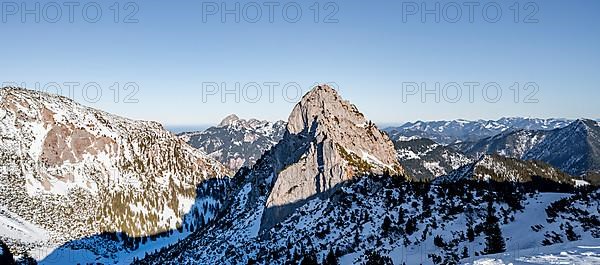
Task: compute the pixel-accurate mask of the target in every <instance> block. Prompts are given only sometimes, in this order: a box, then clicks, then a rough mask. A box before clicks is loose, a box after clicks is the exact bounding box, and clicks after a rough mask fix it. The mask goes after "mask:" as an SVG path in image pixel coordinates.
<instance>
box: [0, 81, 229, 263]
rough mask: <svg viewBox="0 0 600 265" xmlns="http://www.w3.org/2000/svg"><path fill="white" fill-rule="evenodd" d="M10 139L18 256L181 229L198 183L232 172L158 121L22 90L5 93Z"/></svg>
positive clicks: (9, 211) (0, 104) (5, 230)
mask: <svg viewBox="0 0 600 265" xmlns="http://www.w3.org/2000/svg"><path fill="white" fill-rule="evenodd" d="M0 138H1V139H2V141H0V161H2V164H1V165H0V229H1V231H0V235H1V236H3V237H7V238H8V239H10V240H11V241H10V242H8V244H9V245H10V246H11V248H12V249H13V250H16V252H15V253H16V254H22V253H24V252H26V251H29V250H31V249H32V248H54V247H56V246H59V245H61V244H63V243H65V242H67V241H70V240H76V239H80V238H83V237H87V236H93V235H98V234H100V233H103V232H123V233H125V234H127V235H129V236H132V237H137V236H145V235H153V234H157V233H160V232H164V231H169V230H173V229H176V228H177V227H178V226H181V225H182V224H183V217H184V215H185V214H186V213H188V212H189V211H190V210H191V209H192V207H193V206H194V205H195V201H196V200H197V199H198V198H197V195H198V194H197V186H198V185H201V184H203V183H205V182H206V181H209V180H213V179H227V178H228V177H227V175H228V174H229V173H228V169H227V168H225V167H224V166H222V165H221V164H220V163H219V162H217V161H215V160H213V159H212V158H210V157H208V156H207V155H206V154H204V153H202V152H200V151H198V150H196V149H194V148H193V147H191V146H189V145H187V144H186V143H185V142H183V141H181V140H180V139H178V138H177V137H176V136H175V135H173V134H171V133H169V132H167V131H165V130H164V129H163V128H162V126H161V125H160V124H158V123H155V122H146V121H135V120H130V119H126V118H122V117H118V116H115V115H111V114H109V113H106V112H102V111H98V110H94V109H91V108H88V107H85V106H83V105H80V104H77V103H76V102H74V101H72V100H70V99H67V98H64V97H61V96H56V95H50V94H46V93H41V92H35V91H30V90H25V89H19V88H2V89H0ZM38 253H39V252H38ZM32 254H35V253H32ZM38 258H42V257H38Z"/></svg>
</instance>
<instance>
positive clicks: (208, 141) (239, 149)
mask: <svg viewBox="0 0 600 265" xmlns="http://www.w3.org/2000/svg"><path fill="white" fill-rule="evenodd" d="M285 129H286V123H285V122H284V121H277V122H274V123H272V122H269V121H260V120H257V119H250V120H245V119H240V118H239V117H238V116H236V115H233V114H232V115H229V116H227V117H226V118H225V119H223V121H222V122H221V123H220V124H219V126H216V127H211V128H208V129H206V130H205V131H202V132H187V133H181V134H179V135H178V136H179V138H180V139H182V140H183V141H185V142H187V143H188V144H190V145H191V146H193V147H195V148H197V149H199V150H200V151H202V152H205V153H207V154H208V155H209V156H210V157H212V158H214V159H216V160H218V161H220V162H221V163H223V164H224V165H226V166H227V167H228V168H229V169H231V170H232V171H237V170H238V169H240V168H241V167H243V166H247V167H251V166H253V165H254V164H255V163H256V161H257V160H258V159H260V157H261V156H262V155H263V153H264V152H266V151H267V150H269V149H271V147H273V146H274V145H275V144H277V143H278V142H279V141H280V140H281V138H282V137H283V134H284V132H285Z"/></svg>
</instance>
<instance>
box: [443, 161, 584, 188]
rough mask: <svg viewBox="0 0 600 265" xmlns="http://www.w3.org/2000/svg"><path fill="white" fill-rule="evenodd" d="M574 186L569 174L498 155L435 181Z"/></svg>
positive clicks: (546, 165) (539, 163) (547, 166)
mask: <svg viewBox="0 0 600 265" xmlns="http://www.w3.org/2000/svg"><path fill="white" fill-rule="evenodd" d="M537 177H540V178H543V179H547V180H551V181H554V182H558V183H563V184H569V185H575V182H574V179H573V177H572V176H570V175H569V174H566V173H564V172H562V171H561V170H559V169H557V168H554V167H552V166H550V165H548V164H546V163H543V162H539V161H524V160H519V159H514V158H508V157H503V156H500V155H484V156H482V157H481V159H479V160H478V161H476V162H474V163H472V164H468V165H465V166H463V167H461V168H459V169H457V170H455V171H452V172H450V173H449V174H448V175H445V176H442V177H439V178H438V179H436V180H435V181H436V182H438V183H440V182H454V181H458V180H463V179H469V180H481V181H496V182H529V181H532V180H534V179H535V178H537Z"/></svg>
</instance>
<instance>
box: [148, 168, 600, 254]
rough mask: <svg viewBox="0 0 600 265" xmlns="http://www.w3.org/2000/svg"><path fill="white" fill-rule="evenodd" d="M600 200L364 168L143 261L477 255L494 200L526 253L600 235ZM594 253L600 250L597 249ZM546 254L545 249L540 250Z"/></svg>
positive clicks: (509, 238)
mask: <svg viewBox="0 0 600 265" xmlns="http://www.w3.org/2000/svg"><path fill="white" fill-rule="evenodd" d="M250 189H251V187H245V188H244V189H242V191H241V192H240V193H239V196H240V197H238V198H237V199H238V200H241V201H242V202H245V201H246V199H244V198H247V197H245V194H246V193H248V192H249V190H250ZM599 199H600V192H598V191H595V192H592V193H588V192H584V193H581V194H568V193H546V192H543V193H536V192H535V191H534V190H533V188H531V187H526V186H522V185H520V184H508V183H506V184H500V183H497V184H493V185H492V186H490V185H489V184H486V183H485V182H480V183H474V182H459V183H454V184H452V185H441V186H437V185H433V186H432V185H429V184H418V183H406V182H401V181H397V180H394V179H391V178H380V177H375V178H367V177H366V178H363V179H361V180H358V181H356V182H351V183H346V184H344V186H343V187H341V189H340V190H339V191H338V192H336V193H335V194H334V195H333V196H331V197H329V198H326V199H323V198H316V197H315V198H312V199H310V200H308V201H307V202H306V203H305V204H304V206H302V207H300V208H299V209H297V210H296V211H295V212H294V214H293V215H291V216H290V217H289V218H286V219H285V220H284V221H283V222H281V223H279V224H278V225H276V226H275V227H273V228H272V229H270V230H268V231H262V232H259V233H258V234H254V233H256V232H257V230H253V229H252V227H255V226H254V225H253V223H254V222H256V221H260V219H258V218H256V216H253V215H246V216H241V215H240V216H237V217H238V218H236V219H227V218H225V219H220V220H219V221H218V222H219V224H214V225H212V226H210V227H209V228H208V229H207V230H204V231H203V232H202V233H199V234H196V235H194V236H192V237H190V238H188V239H187V240H185V241H183V242H182V243H181V244H178V245H176V246H174V247H172V248H169V249H166V250H164V251H162V252H160V253H158V254H156V255H153V256H151V257H149V258H148V259H146V260H144V262H147V263H150V264H204V263H219V264H246V263H247V262H257V263H258V264H285V263H286V262H288V261H291V262H294V261H295V262H298V261H300V260H302V258H304V257H306V256H308V255H310V254H315V256H316V257H317V259H318V260H320V261H322V260H324V259H325V257H326V256H327V254H328V253H329V252H330V251H333V252H335V253H336V256H337V257H338V258H339V260H340V261H341V263H342V264H361V263H362V262H364V261H365V260H366V259H367V257H366V255H365V253H366V252H367V251H376V252H377V253H380V254H381V255H384V256H388V257H390V258H391V259H392V260H393V261H394V263H395V264H454V263H460V264H463V263H469V262H470V263H472V262H474V261H475V260H483V259H485V258H486V257H487V256H485V254H486V237H487V235H486V233H487V232H486V231H487V228H486V227H487V223H486V218H487V217H488V215H489V212H490V211H489V210H488V207H489V206H488V205H489V202H490V201H492V202H493V204H492V211H491V213H492V215H493V216H494V217H495V218H497V223H498V225H499V227H500V229H501V237H502V238H503V239H504V242H505V251H506V252H507V253H508V254H510V253H519V257H524V258H525V257H528V256H527V255H526V254H528V252H526V251H527V250H531V249H536V250H537V249H540V250H544V249H547V248H544V245H552V246H554V245H555V246H554V247H555V248H554V249H557V248H559V245H560V244H564V243H565V242H571V241H569V240H574V242H573V244H579V245H587V244H589V242H598V240H600V239H599V238H600V225H598V223H599V222H600V214H599V213H598V209H599V207H600V205H599V201H600V200H599ZM569 227H571V228H569ZM436 237H439V239H436ZM436 241H437V242H436ZM548 249H552V248H548ZM586 252H590V253H593V254H590V255H598V254H600V253H599V252H598V251H597V249H589V251H586ZM538 253H543V252H535V253H533V254H535V255H537V254H538ZM557 254H560V252H558V253H557ZM535 255H529V256H531V257H532V256H535ZM491 257H494V256H491ZM542 264H544V263H542ZM584 264H585V263H584Z"/></svg>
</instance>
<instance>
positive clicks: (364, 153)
mask: <svg viewBox="0 0 600 265" xmlns="http://www.w3.org/2000/svg"><path fill="white" fill-rule="evenodd" d="M270 156H271V159H270V160H269V161H271V162H270V163H272V164H273V165H272V166H273V167H274V171H275V172H274V174H275V178H273V181H274V182H273V184H272V185H273V188H272V190H271V193H270V195H269V198H268V200H267V203H266V208H267V209H266V210H265V213H264V215H263V222H262V225H261V227H262V228H270V227H272V225H274V224H276V223H277V222H278V221H280V220H282V219H283V218H285V217H286V216H288V215H289V214H290V213H292V212H293V210H295V209H296V208H297V207H300V206H301V205H302V204H303V201H304V200H306V199H308V198H310V197H313V196H322V197H327V196H328V195H329V194H330V193H331V192H332V191H334V190H335V189H336V188H337V187H338V184H341V183H343V182H345V181H349V180H351V179H353V178H355V177H360V176H363V175H366V174H383V173H384V172H390V173H392V174H399V175H404V169H403V168H402V167H401V166H400V164H399V163H398V160H397V157H396V152H395V149H394V144H393V143H392V141H391V140H390V139H389V138H388V137H387V135H386V134H384V133H383V132H381V131H380V130H379V129H378V128H377V127H376V126H375V125H374V124H373V123H372V122H370V121H367V119H366V118H365V116H364V115H363V114H362V113H360V112H359V111H358V109H357V108H356V106H354V105H352V104H350V103H349V102H347V101H345V100H343V99H342V98H341V97H340V96H339V95H338V93H337V92H336V91H335V90H334V89H332V88H331V87H329V86H326V85H323V86H318V87H316V88H314V89H313V90H311V91H310V92H309V93H308V94H306V95H305V96H304V97H303V98H302V100H301V101H300V102H299V103H298V104H297V105H296V106H295V107H294V109H293V111H292V113H291V115H290V117H289V119H288V126H287V132H286V134H285V136H284V138H283V140H282V141H281V142H280V143H279V144H278V145H277V146H276V147H275V148H274V149H273V150H272V152H271V154H270Z"/></svg>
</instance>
